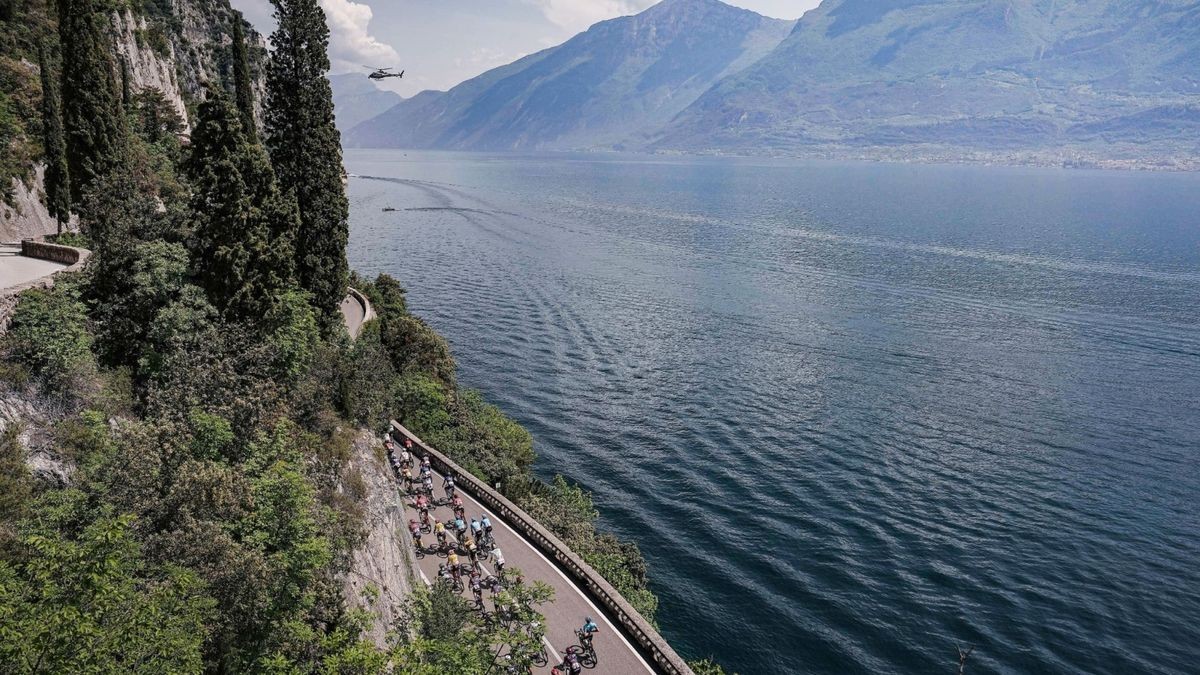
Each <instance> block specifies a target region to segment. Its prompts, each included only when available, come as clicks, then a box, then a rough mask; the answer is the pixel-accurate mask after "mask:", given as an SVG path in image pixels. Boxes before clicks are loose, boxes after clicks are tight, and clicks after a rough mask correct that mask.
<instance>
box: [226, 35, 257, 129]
mask: <svg viewBox="0 0 1200 675" xmlns="http://www.w3.org/2000/svg"><path fill="white" fill-rule="evenodd" d="M243 23H245V19H243V18H242V16H241V14H234V15H233V19H232V24H233V26H232V34H231V35H230V38H231V39H230V49H231V50H232V57H233V92H234V100H235V101H237V109H238V115H239V116H240V118H241V122H242V131H243V133H245V134H246V138H247V139H249V140H250V142H252V143H257V142H258V124H257V123H256V122H255V119H254V91H253V83H252V82H251V81H250V59H249V57H248V56H247V54H246V31H245V28H244V27H243Z"/></svg>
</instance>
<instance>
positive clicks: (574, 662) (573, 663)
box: [562, 645, 583, 675]
mask: <svg viewBox="0 0 1200 675" xmlns="http://www.w3.org/2000/svg"><path fill="white" fill-rule="evenodd" d="M577 651H579V647H577V646H575V645H571V646H570V647H567V657H566V658H565V659H563V662H562V665H563V669H564V670H566V671H567V673H569V674H570V675H579V673H582V672H583V664H582V663H580V662H579V655H578V654H576V652H577Z"/></svg>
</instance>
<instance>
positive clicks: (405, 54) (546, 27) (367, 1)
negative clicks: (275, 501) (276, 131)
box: [230, 0, 819, 96]
mask: <svg viewBox="0 0 1200 675" xmlns="http://www.w3.org/2000/svg"><path fill="white" fill-rule="evenodd" d="M656 1H657V0H357V1H356V0H320V2H321V6H322V7H324V8H325V15H326V17H327V19H328V21H329V31H330V40H329V56H330V60H331V61H332V63H333V72H334V73H344V72H351V71H355V72H361V73H363V75H364V76H365V75H366V74H367V73H368V72H370V71H369V70H368V69H367V68H366V67H365V66H370V67H371V68H379V67H396V68H397V69H404V70H405V71H406V72H405V75H404V78H403V79H402V80H401V79H397V78H392V79H389V80H385V81H384V82H383V83H382V86H385V87H386V88H388V89H391V90H393V91H396V92H398V93H400V94H401V95H403V96H411V95H413V94H415V93H417V92H419V91H422V90H425V89H449V88H450V87H453V86H454V85H456V84H458V83H459V82H462V81H463V80H467V79H470V78H472V77H474V76H476V75H478V74H480V73H482V72H484V71H486V70H490V69H491V68H495V67H496V66H502V65H504V64H506V63H511V62H513V61H515V60H517V59H519V58H521V57H522V56H525V55H527V54H532V53H534V52H537V51H540V50H542V49H545V48H547V47H553V46H554V45H557V44H561V43H562V42H565V41H566V40H567V39H569V38H570V37H572V36H573V35H575V34H576V33H580V32H582V31H584V30H586V29H587V28H588V26H590V25H592V24H593V23H595V22H597V21H602V20H604V19H611V18H613V17H617V16H622V15H626V14H636V13H637V12H640V11H642V10H643V9H646V8H647V7H649V6H651V5H653V4H654V3H655V2H656ZM230 2H231V4H232V5H233V6H234V7H235V8H237V9H240V10H242V12H243V13H244V14H245V15H246V18H247V19H249V21H250V22H251V23H252V24H254V26H255V27H256V28H258V30H259V31H260V32H262V33H263V34H264V35H266V34H270V31H271V30H272V29H273V27H274V22H273V21H272V20H271V4H270V2H269V1H268V0H230ZM725 2H727V3H728V4H731V5H736V6H738V7H745V8H746V9H750V10H754V11H756V12H758V13H760V14H765V15H767V16H773V17H777V18H782V19H795V18H798V17H799V16H800V15H801V14H803V13H804V12H806V11H808V10H809V9H812V8H813V7H816V6H817V4H818V3H819V0H725Z"/></svg>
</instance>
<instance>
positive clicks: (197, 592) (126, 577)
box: [0, 514, 212, 674]
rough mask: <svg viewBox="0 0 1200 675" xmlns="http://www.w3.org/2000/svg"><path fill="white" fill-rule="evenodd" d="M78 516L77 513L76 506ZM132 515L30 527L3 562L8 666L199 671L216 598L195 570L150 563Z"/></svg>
mask: <svg viewBox="0 0 1200 675" xmlns="http://www.w3.org/2000/svg"><path fill="white" fill-rule="evenodd" d="M71 515H72V516H73V517H78V514H71ZM130 523H131V521H130V519H129V518H127V517H121V518H113V517H109V516H106V517H101V518H99V519H97V520H96V521H95V522H93V523H91V524H88V525H87V526H86V527H84V528H83V530H82V531H81V532H80V533H79V535H78V536H77V537H70V536H65V535H64V534H63V532H62V531H61V530H60V529H51V528H46V527H40V528H33V529H31V531H30V532H29V533H28V534H26V535H25V536H24V537H23V538H22V543H23V548H24V549H25V550H24V551H23V552H22V554H21V555H20V557H19V558H18V559H17V561H16V562H15V564H14V563H9V562H0V662H2V663H5V664H6V671H7V672H14V673H67V672H96V673H99V672H123V673H147V674H149V673H163V672H198V671H199V670H200V669H201V657H200V645H201V643H202V641H203V639H204V635H205V623H204V621H205V619H206V617H207V616H208V615H209V613H210V612H211V610H212V603H211V601H210V600H208V599H207V598H205V597H204V595H203V594H202V592H201V586H200V584H199V583H198V582H197V580H196V578H195V576H194V575H191V574H189V573H187V572H184V571H181V570H178V569H171V568H157V569H155V568H153V567H150V566H147V565H146V564H145V562H144V560H143V559H142V557H141V555H140V551H139V547H138V546H137V544H136V542H135V541H134V540H133V538H132V537H131V536H130Z"/></svg>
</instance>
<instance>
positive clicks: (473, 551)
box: [463, 538, 479, 569]
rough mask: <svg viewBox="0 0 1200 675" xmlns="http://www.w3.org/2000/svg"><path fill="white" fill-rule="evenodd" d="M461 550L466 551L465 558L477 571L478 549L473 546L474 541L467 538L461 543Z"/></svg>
mask: <svg viewBox="0 0 1200 675" xmlns="http://www.w3.org/2000/svg"><path fill="white" fill-rule="evenodd" d="M463 548H465V549H467V556H468V557H469V558H470V559H471V564H472V565H473V566H474V567H475V568H476V569H479V547H478V546H476V545H475V540H474V539H469V538H468V539H467V540H466V541H464V542H463Z"/></svg>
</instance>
